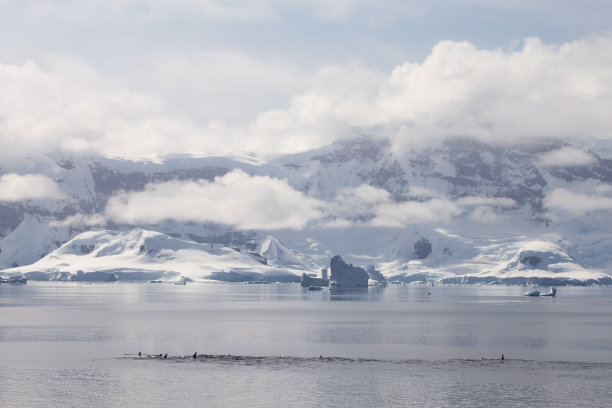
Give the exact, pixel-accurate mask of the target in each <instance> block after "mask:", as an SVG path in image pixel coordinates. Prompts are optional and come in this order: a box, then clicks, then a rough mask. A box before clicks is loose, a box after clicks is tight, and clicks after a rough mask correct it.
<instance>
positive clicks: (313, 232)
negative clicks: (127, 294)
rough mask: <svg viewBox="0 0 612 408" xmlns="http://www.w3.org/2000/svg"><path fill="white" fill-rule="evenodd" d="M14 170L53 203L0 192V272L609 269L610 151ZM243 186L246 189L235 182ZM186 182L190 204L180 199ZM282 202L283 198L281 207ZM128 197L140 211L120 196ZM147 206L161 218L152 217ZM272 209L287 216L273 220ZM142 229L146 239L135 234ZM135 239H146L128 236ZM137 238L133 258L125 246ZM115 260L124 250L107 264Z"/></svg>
mask: <svg viewBox="0 0 612 408" xmlns="http://www.w3.org/2000/svg"><path fill="white" fill-rule="evenodd" d="M13 173H14V174H18V175H24V174H40V175H42V176H45V177H47V178H49V179H51V180H53V181H54V182H55V184H56V185H57V188H58V189H59V191H60V192H61V193H62V194H63V197H59V198H58V197H53V198H46V199H45V198H30V199H24V200H18V201H10V200H6V201H2V202H0V239H1V240H0V268H3V269H7V270H6V271H4V272H3V273H4V274H8V273H18V272H20V271H28V270H31V271H33V270H34V269H35V268H43V269H45V270H48V271H51V270H53V268H56V270H57V271H65V272H70V273H76V271H78V270H82V271H85V272H88V271H101V270H105V271H111V270H117V271H119V270H120V269H121V268H124V270H125V271H127V270H140V271H143V270H146V271H156V273H158V272H159V271H169V272H177V273H179V274H180V275H183V276H187V277H194V278H197V279H200V278H203V277H205V276H208V275H210V274H212V273H213V272H225V273H226V274H229V275H223V274H217V277H218V278H223V277H224V276H225V278H228V277H229V278H231V279H239V277H236V276H235V275H232V274H231V273H230V272H232V271H243V272H244V271H245V270H247V269H252V270H253V271H259V270H264V271H270V270H272V269H274V268H277V269H287V268H289V269H290V270H293V271H296V273H298V272H297V271H310V272H316V271H318V270H319V269H320V268H321V267H324V266H327V265H329V261H330V259H331V258H332V256H333V255H335V254H341V255H342V257H343V258H344V259H346V260H347V261H349V262H352V263H354V264H356V265H363V266H364V267H365V266H366V265H370V264H373V265H374V266H375V267H376V269H377V270H380V271H381V272H382V273H383V274H384V275H385V276H386V277H388V278H390V279H392V280H404V281H411V280H417V279H420V278H423V277H426V278H427V279H429V278H435V279H447V280H463V281H465V280H466V279H468V280H469V279H476V280H487V281H492V280H505V281H507V282H521V281H523V280H524V281H527V280H529V279H531V280H533V279H541V280H546V279H557V280H558V281H563V282H577V281H581V282H589V281H592V282H596V281H599V282H606V279H609V278H607V276H608V275H609V272H608V271H610V270H611V269H610V266H612V251H610V249H611V248H612V234H611V233H610V231H612V230H611V229H610V227H611V226H612V222H611V221H612V220H611V219H610V211H611V210H612V204H610V203H612V160H610V159H609V158H607V157H602V156H600V155H599V154H598V153H597V151H593V150H589V149H588V148H586V147H585V146H577V145H576V146H574V145H571V144H569V143H567V142H561V141H538V142H532V143H523V144H520V145H512V146H499V145H489V144H485V143H481V142H477V141H474V140H471V139H467V138H452V139H449V140H447V141H446V142H444V143H439V144H436V145H427V146H425V147H419V148H414V149H406V148H405V147H401V146H394V145H393V144H392V143H391V142H389V141H387V140H384V139H378V138H372V137H360V138H356V139H351V140H346V141H343V142H338V143H334V144H332V145H329V146H326V147H323V148H320V149H317V150H314V151H309V152H305V153H300V154H295V155H288V156H282V157H278V158H276V159H273V160H268V161H264V160H260V159H256V158H253V157H235V158H228V157H200V158H189V157H173V158H168V159H166V160H165V161H164V162H162V163H153V162H134V161H129V160H119V159H110V158H99V157H98V158H97V157H88V158H86V157H51V156H35V157H34V156H33V157H29V158H25V159H23V158H22V159H15V160H14V162H6V163H3V164H2V168H1V169H0V176H1V175H6V174H13ZM232 183H234V184H232ZM240 183H243V184H240ZM244 183H247V184H248V183H259V184H258V187H257V188H254V189H250V190H245V187H244V186H245V185H247V184H244ZM266 185H270V186H271V187H269V189H268V190H265V189H264V187H265V186H266ZM160 186H161V187H160ZM232 186H236V187H235V189H234V190H232V189H231V187H232ZM261 186H263V187H261ZM162 187H163V188H164V189H165V190H163V191H165V192H167V191H170V195H173V194H176V195H177V197H178V198H179V199H178V200H177V202H176V203H170V204H168V203H167V202H166V201H165V200H166V199H165V198H164V199H163V200H162V199H161V198H159V197H161V195H159V194H161V193H159V192H160V191H162ZM198 188H206V189H207V190H205V191H206V193H207V194H208V193H211V192H212V193H211V194H213V193H216V192H218V191H220V192H221V193H220V194H225V195H226V196H229V197H230V198H232V197H234V196H235V195H236V194H237V193H236V192H238V194H240V192H242V191H244V196H243V197H239V198H237V199H236V200H235V201H237V204H236V203H234V202H233V201H232V200H229V199H227V197H226V199H225V201H222V202H221V200H219V202H220V204H219V205H220V206H222V205H226V206H227V209H226V210H225V211H219V209H214V208H211V207H210V203H209V202H208V201H202V203H201V204H200V202H199V201H197V200H198V199H200V198H201V197H200V196H197V195H194V194H193V193H192V192H193V191H194V190H195V191H199V190H197V189H198ZM266 188H267V187H266ZM185 191H187V197H188V198H189V197H196V199H193V200H192V201H193V202H194V203H191V202H190V201H189V202H188V201H185V200H188V199H185V200H183V201H182V202H181V201H180V197H179V195H180V194H183V193H185ZM260 192H261V193H260ZM277 192H278V193H277ZM141 193H142V196H137V195H136V194H141ZM158 193H159V194H158ZM147 194H148V195H147ZM155 194H158V195H157V196H156V195H155ZM166 194H167V193H166ZM189 194H191V195H189ZM266 194H270V195H271V194H277V195H275V196H274V197H275V198H274V199H273V198H272V197H270V198H268V196H266ZM143 197H144V198H143ZM151 197H158V198H159V199H155V198H151ZM278 197H281V199H279V198H278ZM285 197H290V198H291V197H293V198H291V199H292V200H293V201H291V205H293V206H289V205H288V204H287V202H289V198H287V199H286V200H285ZM295 197H297V199H296V198H295ZM136 198H138V199H142V200H141V201H144V202H145V204H144V205H145V207H146V209H147V210H148V211H145V212H142V208H145V207H143V206H142V204H141V207H139V208H137V209H134V207H129V206H128V205H127V204H130V205H131V204H132V202H133V201H136ZM267 200H269V201H270V203H271V205H270V206H269V207H268V206H266V202H267ZM283 200H285V201H283ZM162 201H163V202H162ZM213 201H214V200H213ZM294 202H298V203H299V204H300V205H296V204H294ZM126 203H127V204H126ZM177 203H178V204H177ZM253 203H255V204H257V211H255V210H253V209H252V208H251V207H249V206H250V205H255V204H253ZM172 205H184V206H185V211H184V212H185V213H186V214H188V213H189V211H191V212H192V213H193V212H194V211H195V212H196V214H197V213H198V212H199V208H201V213H202V214H204V215H203V216H202V217H199V218H198V217H197V216H196V218H193V216H191V218H189V216H187V215H186V216H185V217H183V216H182V214H181V209H179V210H176V209H175V210H174V212H173V213H172V214H173V215H170V216H168V217H167V218H164V213H163V211H164V209H165V208H170V209H171V208H172ZM164 206H165V207H164ZM190 206H191V207H190ZM198 206H201V207H198ZM284 206H286V207H287V208H289V209H288V210H286V211H285V207H284ZM188 207H190V208H188ZM155 208H159V209H160V210H159V211H160V212H162V215H161V216H157V217H155V213H154V211H153V210H154V209H155ZM296 208H297V210H296ZM117 209H119V210H117ZM128 210H129V211H132V213H130V214H129V215H130V216H129V217H128V215H125V216H123V213H121V211H124V212H125V213H126V214H127V213H128ZM149 210H150V211H149ZM221 210H223V208H221ZM139 211H141V212H139ZM118 213H120V214H119V216H118ZM144 213H146V216H145V215H143V214H144ZM151 214H153V215H151ZM206 214H210V216H209V217H208V218H207V217H206ZM232 216H233V217H232ZM277 218H278V219H282V220H290V221H289V222H286V223H285V224H282V223H275V222H274V221H275V220H276V219H277ZM238 219H239V221H234V220H238ZM266 225H268V226H266ZM90 230H91V231H90ZM109 231H115V232H109ZM134 231H136V232H134ZM145 231H148V232H145ZM153 231H154V232H153ZM79 234H81V235H79ZM82 234H85V235H82ZM87 234H90V235H87ZM91 234H93V235H91ZM96 234H98V235H96ZM122 234H126V235H122ZM134 234H135V235H134ZM139 234H140V235H139ZM147 234H158V235H155V236H156V237H157V238H155V239H153V238H151V236H149V238H142V237H144V236H148V235H147ZM136 235H137V236H139V237H140V238H138V239H136V238H135V236H136ZM96 237H98V238H96ZM113 237H115V238H113ZM160 237H166V238H163V239H162V238H160ZM75 239H77V240H86V241H87V242H89V243H87V244H83V245H85V246H86V247H87V248H89V247H90V246H91V245H94V248H98V246H99V247H100V248H98V249H96V250H95V251H92V252H90V253H87V254H84V253H78V254H76V253H71V252H70V251H71V250H72V249H71V248H72V246H73V245H77V247H78V248H80V247H81V244H80V243H75V241H74V240H75ZM117 239H118V240H119V241H121V242H124V241H125V243H124V244H122V245H124V247H122V248H123V249H122V250H121V251H120V252H121V254H123V255H120V254H114V255H112V256H96V255H95V254H98V253H99V252H100V251H102V249H101V248H102V247H108V246H110V247H112V245H113V244H112V242H115V240H117ZM147 239H148V240H153V241H151V242H157V244H151V243H147V242H144V241H143V242H142V243H139V242H140V241H141V240H147ZM164 240H165V241H164ZM172 240H175V241H176V242H173V241H172ZM79 242H80V241H79ZM102 242H105V244H104V245H103V244H102ZM127 242H130V244H128V243H127ZM160 242H164V243H165V244H164V245H166V244H168V245H169V246H168V247H166V246H164V245H161V244H160ZM281 242H282V243H283V244H280V243H281ZM170 243H171V244H170ZM178 243H181V245H185V247H180V248H179V247H175V246H174V245H178ZM117 245H119V244H117ZM125 245H127V246H125ZM141 245H144V246H145V248H148V249H147V254H144V255H143V254H141V253H139V250H140V246H141ZM151 245H152V246H151ZM156 245H157V246H159V248H160V251H161V248H162V247H163V248H164V251H171V252H172V253H173V255H172V256H171V257H169V258H163V262H162V258H159V257H158V255H155V256H153V257H152V256H151V255H149V254H148V251H149V249H150V248H153V247H156ZM160 245H161V246H160ZM211 245H212V247H213V248H217V249H218V250H219V251H230V252H227V254H226V255H224V256H229V257H230V258H231V259H233V261H231V262H236V263H235V264H233V263H231V262H230V261H229V260H228V259H229V258H228V259H226V258H223V259H222V257H221V255H220V253H219V254H211V250H210V248H211ZM128 247H129V249H128ZM79 250H80V249H79ZM237 250H240V251H241V252H238V251H237ZM134 251H136V252H135V253H134ZM111 252H112V251H111ZM200 252H201V253H200ZM255 252H257V253H258V254H259V256H255V255H254V253H255ZM193 253H195V254H197V256H196V255H193ZM249 253H250V255H249ZM124 255H125V256H128V258H129V259H130V260H129V261H128V259H127V258H126V259H123V260H121V259H120V258H121V256H124ZM192 255H193V256H192ZM230 255H232V256H233V258H232V257H231V256H230ZM114 256H117V258H113V257H114ZM236 257H238V258H236ZM132 258H133V259H132ZM536 258H537V259H539V260H540V261H539V262H535V259H536ZM54 260H55V261H54ZM60 260H61V261H60ZM136 260H137V261H136ZM145 261H146V262H145ZM35 262H37V264H36V265H37V266H36V267H34V265H32V267H31V268H30V267H26V266H25V265H30V264H33V263H35ZM41 262H42V263H41ZM54 262H57V263H55V264H54ZM134 262H136V263H134ZM262 262H265V263H267V265H264V263H262ZM60 263H61V264H67V265H60ZM122 264H123V266H121V265H122ZM132 264H133V265H134V268H132V267H131V266H129V265H132ZM179 264H180V266H181V267H180V268H179V267H178V266H177V265H179ZM79 265H81V266H79ZM113 265H116V266H113ZM143 265H147V267H146V268H145V267H144V266H143ZM186 265H189V266H186ZM195 265H197V267H196V266H195ZM158 266H159V268H158ZM28 268H30V269H28ZM151 268H153V269H151ZM262 268H263V269H262ZM39 270H40V269H39ZM182 271H188V272H182ZM292 273H293V272H290V274H292ZM207 274H208V275H207ZM168 276H169V275H168ZM466 277H467V278H466ZM229 278H228V279H229Z"/></svg>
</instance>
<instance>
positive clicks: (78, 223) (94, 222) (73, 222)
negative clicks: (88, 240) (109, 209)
mask: <svg viewBox="0 0 612 408" xmlns="http://www.w3.org/2000/svg"><path fill="white" fill-rule="evenodd" d="M106 223H107V219H106V217H104V215H102V214H91V215H88V214H75V215H71V216H68V217H66V218H64V219H63V220H58V221H51V222H50V223H49V226H50V227H77V228H82V227H98V226H103V225H105V224H106Z"/></svg>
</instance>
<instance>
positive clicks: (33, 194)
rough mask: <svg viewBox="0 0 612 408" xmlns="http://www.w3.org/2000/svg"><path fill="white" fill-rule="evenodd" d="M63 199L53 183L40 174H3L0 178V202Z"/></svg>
mask: <svg viewBox="0 0 612 408" xmlns="http://www.w3.org/2000/svg"><path fill="white" fill-rule="evenodd" d="M62 198H65V196H64V194H63V193H62V192H61V191H60V190H59V188H58V187H57V184H56V183H55V181H53V180H51V179H50V178H49V177H46V176H43V175H41V174H23V175H20V174H15V173H9V174H4V175H2V176H1V177H0V202H18V201H22V200H37V199H51V200H60V199H62Z"/></svg>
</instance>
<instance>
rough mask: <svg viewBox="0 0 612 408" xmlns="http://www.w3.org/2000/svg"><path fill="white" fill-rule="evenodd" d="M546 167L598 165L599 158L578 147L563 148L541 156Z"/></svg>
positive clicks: (541, 161) (541, 160)
mask: <svg viewBox="0 0 612 408" xmlns="http://www.w3.org/2000/svg"><path fill="white" fill-rule="evenodd" d="M540 163H541V164H542V166H544V167H575V166H588V165H590V164H595V163H597V157H595V156H594V155H593V154H591V153H588V152H585V151H584V150H581V149H578V148H576V147H569V146H566V147H562V148H560V149H557V150H553V151H550V152H548V153H544V154H543V155H542V156H540Z"/></svg>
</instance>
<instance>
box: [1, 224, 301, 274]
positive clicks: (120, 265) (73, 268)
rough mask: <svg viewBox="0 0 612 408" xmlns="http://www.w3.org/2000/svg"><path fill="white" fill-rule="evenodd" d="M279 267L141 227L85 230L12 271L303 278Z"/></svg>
mask: <svg viewBox="0 0 612 408" xmlns="http://www.w3.org/2000/svg"><path fill="white" fill-rule="evenodd" d="M279 251H285V252H288V251H287V250H286V249H284V248H279ZM278 265H279V266H278V267H274V266H268V265H265V264H262V263H261V262H260V261H259V260H258V259H257V258H255V257H253V256H252V255H251V254H249V253H243V252H240V251H236V250H235V249H232V248H230V247H227V246H224V245H218V244H217V245H215V244H200V243H197V242H195V241H186V240H182V239H178V238H173V237H171V236H168V235H165V234H162V233H159V232H154V231H147V230H143V229H141V228H137V229H134V230H130V231H126V232H120V231H106V230H104V231H88V232H83V233H81V234H79V235H77V236H76V237H75V238H73V239H71V240H70V241H68V242H67V243H65V244H63V245H62V246H61V247H60V248H58V249H56V250H55V251H53V252H51V253H50V254H48V255H46V256H45V257H43V258H42V259H40V260H39V261H37V262H35V263H34V264H31V265H27V266H22V267H17V268H13V269H12V270H11V271H12V272H13V273H19V274H23V275H25V276H26V277H28V278H30V279H34V280H79V279H80V280H132V281H142V280H144V281H149V280H163V281H177V280H178V281H181V280H184V279H185V278H188V279H191V280H202V279H208V278H211V277H213V278H214V277H215V276H219V275H220V276H224V274H228V273H230V272H233V273H234V274H236V273H239V274H241V275H242V279H241V280H245V278H251V279H246V280H269V279H272V280H283V281H293V282H297V281H299V275H298V272H300V271H293V272H292V270H291V269H289V268H287V267H285V265H283V264H282V263H281V262H279V263H278ZM255 278H256V279H255Z"/></svg>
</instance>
